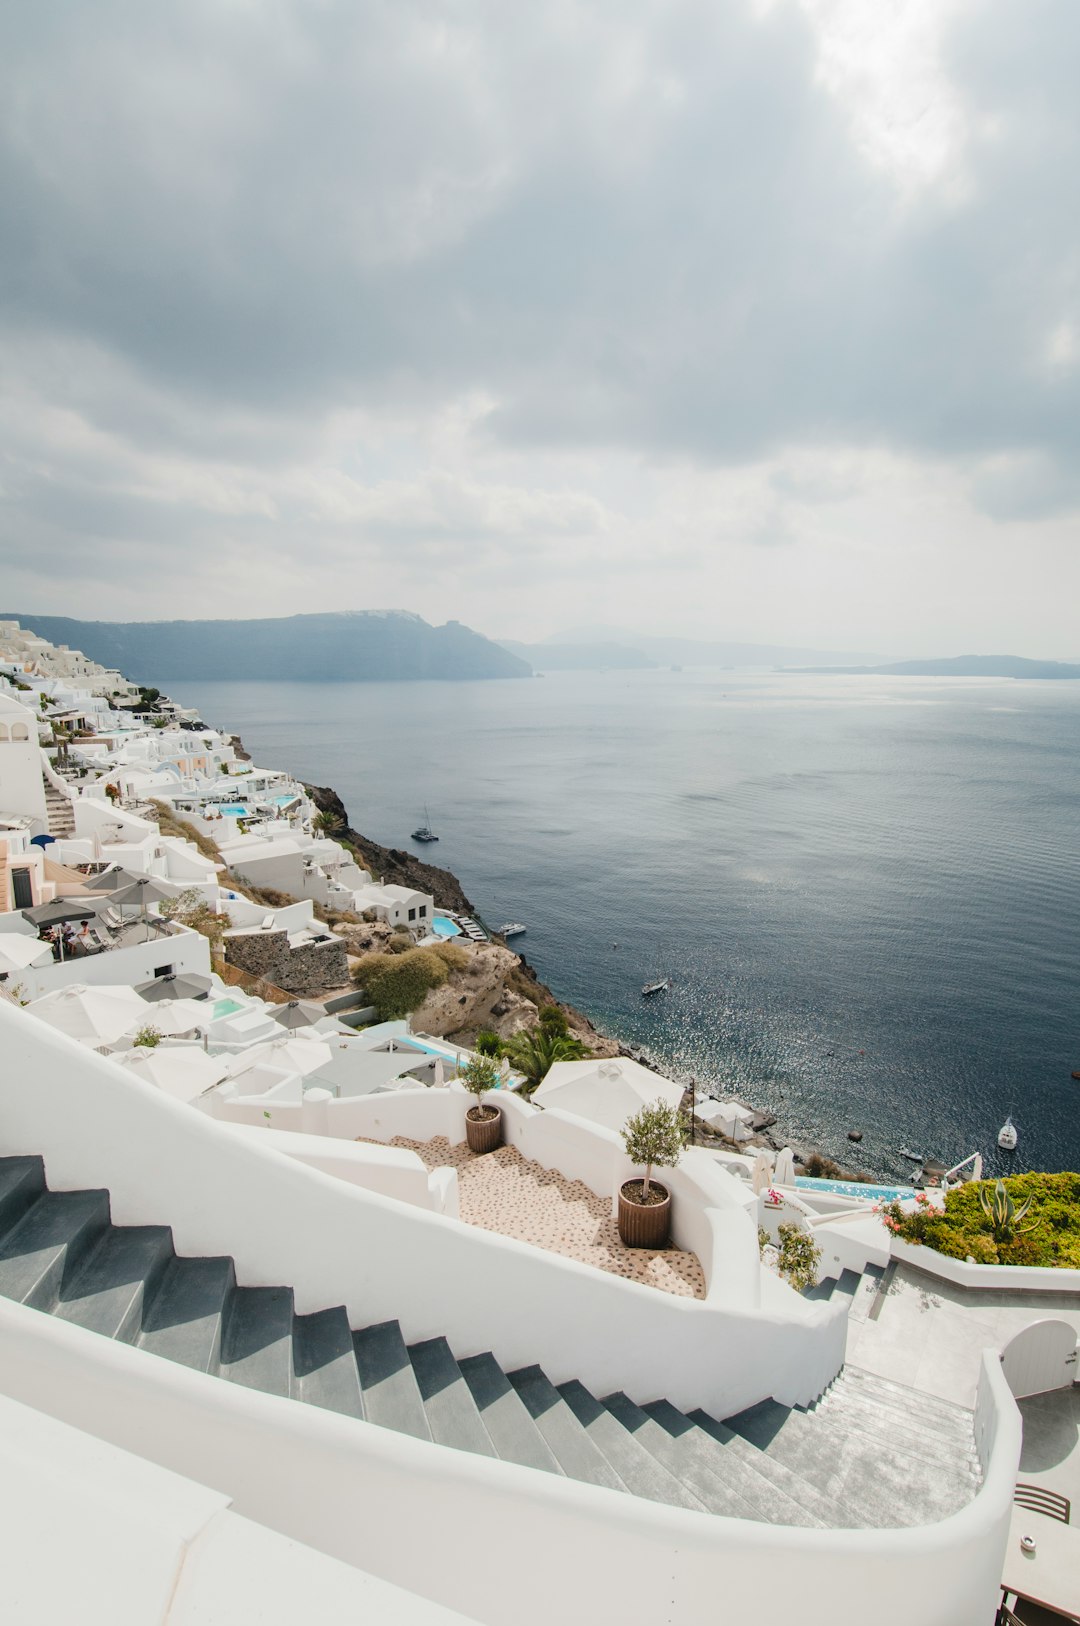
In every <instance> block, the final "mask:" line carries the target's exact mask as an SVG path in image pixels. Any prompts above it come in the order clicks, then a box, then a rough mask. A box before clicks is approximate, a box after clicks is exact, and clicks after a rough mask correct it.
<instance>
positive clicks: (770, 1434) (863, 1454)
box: [727, 1400, 974, 1528]
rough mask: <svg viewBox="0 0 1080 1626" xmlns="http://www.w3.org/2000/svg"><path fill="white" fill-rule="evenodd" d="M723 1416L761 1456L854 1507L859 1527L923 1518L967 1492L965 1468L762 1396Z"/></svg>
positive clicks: (949, 1507) (938, 1515)
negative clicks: (926, 1459) (885, 1445)
mask: <svg viewBox="0 0 1080 1626" xmlns="http://www.w3.org/2000/svg"><path fill="white" fill-rule="evenodd" d="M727 1421H728V1424H729V1426H730V1427H732V1428H733V1429H735V1431H736V1433H738V1434H741V1435H742V1436H743V1438H744V1439H748V1440H749V1441H750V1443H751V1444H752V1445H756V1446H757V1447H758V1448H759V1450H761V1451H763V1452H764V1453H765V1455H766V1456H768V1457H772V1458H775V1460H777V1461H778V1462H782V1463H784V1464H785V1466H787V1467H788V1468H790V1469H791V1470H792V1471H793V1472H795V1473H797V1474H800V1475H801V1476H802V1478H804V1479H806V1480H808V1481H809V1482H810V1483H811V1484H813V1485H816V1486H817V1487H818V1489H819V1490H821V1491H824V1492H825V1494H826V1495H827V1496H831V1497H835V1498H837V1499H839V1500H841V1501H843V1503H844V1504H845V1506H846V1507H848V1508H851V1509H858V1510H859V1514H860V1522H861V1523H862V1524H863V1525H866V1526H870V1527H880V1528H885V1527H888V1526H889V1525H910V1524H920V1523H931V1522H933V1521H934V1520H936V1519H942V1518H946V1517H948V1515H949V1514H950V1513H955V1512H956V1511H957V1510H958V1509H959V1508H961V1507H963V1506H965V1505H966V1504H967V1503H968V1502H969V1501H970V1500H971V1497H972V1495H973V1492H974V1486H973V1484H972V1477H971V1474H970V1472H969V1470H968V1469H967V1468H966V1467H964V1468H962V1469H959V1470H954V1469H950V1468H946V1467H943V1466H942V1465H941V1464H940V1463H936V1462H935V1463H920V1462H918V1461H917V1460H916V1459H915V1458H913V1457H911V1456H908V1455H906V1454H905V1453H903V1452H900V1451H886V1450H883V1449H882V1447H881V1443H880V1441H879V1440H877V1439H876V1438H870V1439H867V1438H866V1437H864V1436H863V1435H861V1434H859V1433H857V1432H855V1431H851V1430H847V1429H844V1428H841V1427H838V1426H837V1425H836V1424H834V1423H832V1422H831V1421H830V1420H829V1419H828V1418H825V1417H822V1416H816V1417H809V1416H807V1415H806V1414H805V1413H803V1412H798V1411H791V1410H789V1409H788V1408H787V1407H786V1406H780V1405H778V1404H777V1403H776V1401H774V1400H763V1401H762V1402H761V1403H760V1404H759V1405H757V1406H751V1407H750V1408H749V1409H748V1410H747V1411H744V1412H741V1413H740V1414H739V1415H738V1416H737V1417H729V1418H728V1419H727Z"/></svg>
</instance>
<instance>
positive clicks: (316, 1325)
mask: <svg viewBox="0 0 1080 1626" xmlns="http://www.w3.org/2000/svg"><path fill="white" fill-rule="evenodd" d="M293 1393H294V1394H295V1396H296V1398H297V1399H298V1400H303V1401H306V1402H307V1404H308V1405H309V1406H322V1408H323V1409H324V1410H325V1411H336V1412H340V1413H341V1414H342V1416H344V1417H363V1415H364V1402H363V1399H362V1397H361V1393H360V1373H359V1372H358V1371H357V1368H356V1352H355V1350H354V1349H353V1340H352V1329H351V1328H350V1326H349V1318H348V1316H347V1315H346V1313H345V1307H344V1305H338V1306H337V1308H336V1309H332V1310H317V1311H315V1313H314V1314H313V1315H300V1316H297V1317H296V1320H295V1322H294V1323H293Z"/></svg>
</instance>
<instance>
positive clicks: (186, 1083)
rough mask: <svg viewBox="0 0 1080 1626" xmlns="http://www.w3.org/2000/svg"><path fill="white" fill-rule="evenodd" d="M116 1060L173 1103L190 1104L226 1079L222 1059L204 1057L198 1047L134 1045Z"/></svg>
mask: <svg viewBox="0 0 1080 1626" xmlns="http://www.w3.org/2000/svg"><path fill="white" fill-rule="evenodd" d="M115 1059H116V1060H117V1061H118V1062H121V1063H122V1065H123V1066H124V1067H126V1068H127V1070H128V1072H131V1073H134V1074H135V1075H136V1077H138V1078H144V1079H145V1080H146V1081H147V1083H149V1084H153V1085H154V1087H155V1089H159V1090H161V1091H162V1093H163V1094H165V1095H171V1096H172V1097H173V1099H174V1100H176V1101H193V1100H194V1099H195V1097H196V1096H197V1095H202V1093H203V1091H204V1090H208V1089H210V1088H211V1086H212V1085H214V1084H217V1083H219V1082H220V1080H221V1079H223V1078H224V1077H225V1076H226V1068H225V1066H224V1063H223V1060H222V1058H221V1057H216V1056H208V1055H206V1054H205V1053H204V1051H203V1050H202V1049H201V1048H200V1047H199V1046H198V1045H197V1044H186V1045H156V1046H154V1047H153V1048H152V1049H151V1048H149V1047H147V1046H146V1045H137V1046H136V1047H135V1049H134V1050H125V1051H124V1052H123V1054H122V1055H120V1056H117V1057H116V1058H115Z"/></svg>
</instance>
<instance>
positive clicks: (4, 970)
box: [0, 932, 52, 976]
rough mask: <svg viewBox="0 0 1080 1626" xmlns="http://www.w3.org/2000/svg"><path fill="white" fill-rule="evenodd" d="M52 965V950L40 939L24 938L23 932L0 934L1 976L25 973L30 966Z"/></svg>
mask: <svg viewBox="0 0 1080 1626" xmlns="http://www.w3.org/2000/svg"><path fill="white" fill-rule="evenodd" d="M51 963H52V949H51V948H50V947H49V945H48V943H43V942H42V941H41V938H40V937H24V936H23V934H22V932H0V976H7V975H8V974H9V973H10V972H12V971H25V969H26V967H27V966H28V965H45V964H51Z"/></svg>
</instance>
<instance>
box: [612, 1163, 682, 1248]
mask: <svg viewBox="0 0 1080 1626" xmlns="http://www.w3.org/2000/svg"><path fill="white" fill-rule="evenodd" d="M637 1184H639V1182H638V1181H636V1180H628V1181H627V1182H626V1185H623V1186H620V1187H619V1237H620V1239H621V1240H622V1242H623V1243H624V1245H625V1246H626V1247H628V1248H666V1247H667V1245H668V1238H669V1237H670V1235H671V1193H670V1191H669V1190H668V1189H667V1187H666V1186H662V1185H660V1184H659V1183H658V1182H657V1181H656V1180H652V1181H650V1183H649V1191H650V1193H652V1192H654V1191H662V1192H663V1193H664V1200H663V1202H662V1203H636V1202H634V1201H633V1199H632V1198H630V1197H628V1196H627V1195H626V1191H627V1187H628V1186H632V1185H637Z"/></svg>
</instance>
